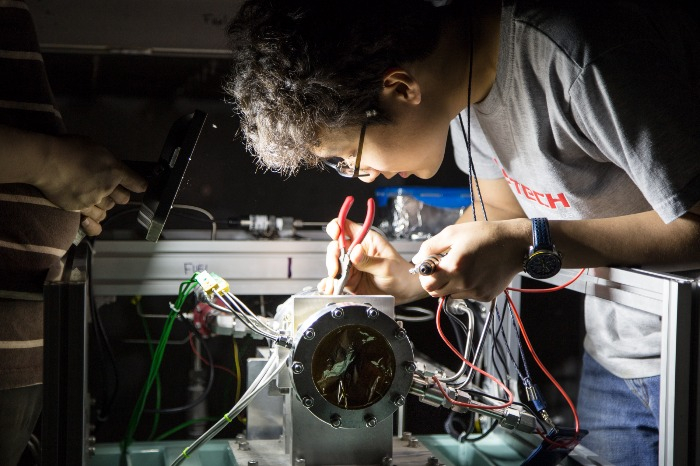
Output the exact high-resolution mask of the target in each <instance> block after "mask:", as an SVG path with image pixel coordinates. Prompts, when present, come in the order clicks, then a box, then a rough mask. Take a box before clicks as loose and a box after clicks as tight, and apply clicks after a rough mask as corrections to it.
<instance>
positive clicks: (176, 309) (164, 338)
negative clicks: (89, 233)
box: [120, 273, 198, 455]
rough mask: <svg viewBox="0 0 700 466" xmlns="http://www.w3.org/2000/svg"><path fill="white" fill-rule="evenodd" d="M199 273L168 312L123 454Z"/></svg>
mask: <svg viewBox="0 0 700 466" xmlns="http://www.w3.org/2000/svg"><path fill="white" fill-rule="evenodd" d="M197 275H198V273H195V274H194V275H193V276H192V278H190V279H189V280H187V281H184V282H182V283H180V288H179V290H178V296H177V300H175V304H174V305H173V306H172V308H171V310H170V313H168V317H167V319H166V321H165V325H164V326H163V332H162V333H161V336H160V340H159V341H158V346H157V347H156V350H155V354H154V355H153V358H152V359H151V369H150V371H149V373H148V379H147V380H146V383H145V384H144V386H143V388H142V389H141V394H140V395H139V398H138V400H137V401H136V405H135V406H134V409H133V411H132V412H131V419H130V420H129V425H128V427H127V432H126V435H125V436H124V440H122V442H121V444H120V447H121V452H122V455H125V454H126V450H127V449H128V448H129V445H131V444H132V443H133V441H134V434H135V433H136V428H137V427H138V425H139V422H140V420H141V416H142V415H143V410H144V407H145V406H146V400H147V398H148V393H149V392H150V391H151V388H152V387H153V382H154V381H155V380H156V378H157V377H158V371H159V370H160V365H161V362H162V361H163V354H164V353H165V347H166V344H167V343H168V338H169V337H170V331H171V330H172V327H173V323H174V322H175V319H176V318H177V315H178V314H179V313H180V310H181V309H182V306H183V305H184V304H185V300H186V299H187V297H188V296H189V295H190V294H191V293H192V292H193V291H194V289H195V288H196V287H197V282H196V281H195V278H196V276H197Z"/></svg>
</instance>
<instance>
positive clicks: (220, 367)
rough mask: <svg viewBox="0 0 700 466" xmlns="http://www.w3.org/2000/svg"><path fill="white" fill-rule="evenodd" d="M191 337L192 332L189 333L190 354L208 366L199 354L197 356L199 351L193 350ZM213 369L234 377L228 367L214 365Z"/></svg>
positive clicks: (207, 362)
mask: <svg viewBox="0 0 700 466" xmlns="http://www.w3.org/2000/svg"><path fill="white" fill-rule="evenodd" d="M192 337H193V335H192V332H189V340H190V348H192V352H193V353H194V354H195V356H197V357H198V358H199V360H200V361H202V362H203V363H204V364H206V365H207V366H208V365H209V361H207V360H206V359H205V358H204V357H203V356H202V355H201V354H199V351H197V348H195V346H194V341H193V340H192ZM214 368H215V369H219V370H222V371H224V372H228V373H229V374H231V375H232V376H234V377H236V374H234V373H233V371H232V370H231V369H229V368H228V367H224V366H220V365H218V364H214Z"/></svg>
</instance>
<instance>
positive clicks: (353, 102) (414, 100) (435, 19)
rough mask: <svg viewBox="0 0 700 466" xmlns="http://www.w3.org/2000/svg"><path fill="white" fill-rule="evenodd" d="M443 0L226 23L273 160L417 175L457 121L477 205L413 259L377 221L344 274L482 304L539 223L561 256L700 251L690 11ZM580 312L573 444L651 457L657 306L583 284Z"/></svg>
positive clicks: (285, 12) (294, 4) (331, 263)
mask: <svg viewBox="0 0 700 466" xmlns="http://www.w3.org/2000/svg"><path fill="white" fill-rule="evenodd" d="M440 3H448V4H447V5H444V6H443V5H439V4H438V2H435V1H433V2H429V1H425V0H372V1H369V0H357V1H353V2H347V1H345V2H341V1H334V0H249V1H247V2H245V3H244V5H243V7H242V9H241V10H240V12H239V14H238V16H237V17H236V18H235V19H234V21H233V22H232V23H231V25H230V26H229V35H230V40H231V46H232V49H233V58H234V66H233V71H232V74H231V77H230V80H229V82H228V83H227V91H228V92H229V94H230V96H231V97H232V102H233V104H234V105H235V107H236V109H237V111H238V113H239V115H240V117H241V126H242V131H243V135H244V137H245V140H246V143H247V145H248V148H249V149H250V150H251V152H253V153H254V154H255V155H256V156H257V160H258V162H259V163H260V164H261V165H262V166H264V167H266V168H269V169H272V170H276V171H279V172H282V173H285V174H290V173H294V172H296V171H297V170H298V169H300V168H302V167H313V166H323V165H324V164H325V165H327V166H330V167H331V168H332V169H335V170H336V171H338V172H339V173H340V174H341V175H344V176H348V177H357V178H360V179H361V180H363V181H366V182H371V181H372V180H374V179H375V178H377V177H378V176H379V175H384V176H385V177H387V178H391V177H393V176H396V175H399V176H401V177H404V178H405V177H408V176H410V175H416V176H418V177H420V178H430V177H431V176H433V175H434V174H435V173H436V171H437V170H438V168H439V167H440V164H441V163H442V159H443V154H444V148H445V144H446V143H447V140H448V134H450V128H451V129H452V131H451V135H452V142H453V145H454V148H455V156H456V158H457V162H458V166H459V167H460V168H461V169H462V170H463V171H465V172H466V173H468V174H470V177H469V178H468V180H469V181H467V179H466V177H465V183H466V182H469V183H470V185H471V186H472V190H473V192H474V193H475V196H474V197H475V202H474V209H473V211H472V210H470V211H469V212H468V213H467V214H466V215H465V217H464V218H463V219H462V221H461V222H459V223H458V224H457V225H454V226H450V227H448V228H446V229H445V230H444V231H443V232H441V233H440V234H438V235H436V236H434V237H433V238H431V239H429V240H428V241H426V242H425V243H423V245H422V246H421V249H420V252H419V255H418V256H420V257H426V256H428V255H430V254H434V253H439V252H444V251H448V250H449V254H447V255H446V256H445V257H444V258H443V259H442V260H441V262H440V264H439V267H438V268H437V270H436V272H435V273H433V274H432V275H429V276H419V275H411V274H409V272H408V270H409V269H410V268H411V266H412V265H411V264H410V263H409V262H407V261H405V260H404V259H403V258H402V257H401V256H400V255H399V254H397V253H396V251H395V250H394V249H393V248H392V247H391V245H390V244H389V243H388V242H387V241H386V240H384V239H383V238H381V237H380V236H379V235H375V234H372V233H370V235H368V236H367V238H366V239H365V240H364V242H363V243H362V248H356V249H355V250H354V251H353V255H352V257H351V260H352V263H353V264H354V268H353V270H352V273H351V276H350V277H349V280H348V284H347V289H348V290H350V291H352V292H355V293H360V294H380V293H382V294H383V293H386V294H392V295H394V296H395V297H396V299H397V302H398V303H406V302H410V301H413V300H415V299H418V298H422V297H425V296H428V295H430V296H446V295H451V296H453V297H464V298H470V299H476V300H479V301H489V300H491V299H493V298H494V297H495V296H497V295H498V294H499V293H501V292H502V291H503V289H504V288H505V287H506V286H507V285H508V283H509V282H510V281H511V280H512V279H513V277H514V276H515V275H516V274H518V273H520V272H522V271H523V261H524V258H526V257H528V251H529V247H530V246H532V238H533V227H534V226H536V229H537V232H538V234H539V232H540V228H542V229H544V230H543V231H545V230H546V232H547V233H548V234H547V235H546V236H545V237H549V238H551V240H552V242H553V243H555V244H556V250H554V247H553V246H552V245H549V246H550V249H551V251H549V253H551V256H552V257H553V259H554V260H555V262H556V261H557V260H558V261H560V262H561V265H563V267H566V268H586V267H609V266H661V265H664V266H674V267H679V269H680V267H682V266H684V265H687V264H698V263H700V156H699V155H700V124H699V123H700V116H699V113H698V111H697V109H698V108H700V44H699V40H698V35H697V27H696V26H695V25H693V24H692V23H691V22H690V20H688V18H684V17H682V16H678V15H676V14H675V12H674V11H671V10H672V9H671V8H669V7H666V8H664V9H661V8H658V7H657V6H654V5H653V4H652V3H647V4H645V3H642V2H633V1H616V2H603V1H598V0H593V1H589V2H574V1H550V0H539V1H538V0H522V1H521V0H503V2H499V1H495V0H486V1H481V2H470V1H466V0H463V1H457V0H453V1H452V2H440ZM476 174H478V177H476V176H475V175H476ZM475 213H479V217H481V218H479V219H477V215H475ZM486 220H488V221H486ZM547 220H548V221H547ZM348 223H349V227H350V234H354V233H356V232H357V231H358V228H359V227H358V226H357V225H356V224H354V223H352V222H348ZM328 232H329V234H330V235H331V237H332V238H333V239H337V236H338V233H339V229H338V225H337V222H335V221H333V222H331V223H330V224H329V226H328ZM333 244H334V246H333V247H331V248H330V249H329V256H328V269H329V275H330V276H333V275H335V273H336V271H337V267H338V264H337V254H338V248H337V244H335V243H333ZM557 267H558V265H557V264H554V269H553V270H552V272H553V273H556V271H557V270H558V269H557ZM528 270H529V272H530V273H531V274H534V273H536V272H534V271H533V270H531V269H528ZM331 288H332V279H326V280H324V281H323V282H321V283H320V284H319V289H320V290H321V291H322V292H330V290H331ZM585 320H586V330H587V335H586V339H585V342H584V347H585V356H584V362H583V369H582V372H583V373H582V379H581V389H580V393H579V397H578V406H579V410H580V414H581V425H582V427H583V428H585V429H588V430H590V434H589V436H588V437H586V439H584V444H585V445H587V446H589V447H590V448H591V449H593V450H594V451H596V452H598V453H599V454H601V455H602V456H603V457H605V458H606V459H608V460H609V461H611V462H612V463H614V464H630V465H635V466H639V465H653V464H657V462H658V460H657V455H658V404H659V371H660V351H661V350H660V347H661V322H660V319H659V318H658V317H657V316H654V315H650V314H647V313H643V312H640V311H638V310H634V309H631V308H627V307H625V306H622V305H619V304H617V303H610V302H608V301H602V300H597V299H596V298H594V297H587V298H586V313H585Z"/></svg>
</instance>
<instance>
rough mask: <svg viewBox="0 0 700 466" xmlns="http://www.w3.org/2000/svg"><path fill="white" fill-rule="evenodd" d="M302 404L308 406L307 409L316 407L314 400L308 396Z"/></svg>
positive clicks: (302, 400)
mask: <svg viewBox="0 0 700 466" xmlns="http://www.w3.org/2000/svg"><path fill="white" fill-rule="evenodd" d="M301 404H303V405H304V406H306V407H307V408H310V407H312V406H313V405H314V399H313V398H311V397H310V396H308V395H306V396H305V397H303V398H302V399H301Z"/></svg>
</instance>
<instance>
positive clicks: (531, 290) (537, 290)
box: [506, 269, 586, 293]
mask: <svg viewBox="0 0 700 466" xmlns="http://www.w3.org/2000/svg"><path fill="white" fill-rule="evenodd" d="M585 270H586V269H581V270H580V271H579V272H578V273H577V274H576V276H575V277H574V278H572V279H571V280H569V281H568V282H566V283H564V284H562V285H559V286H554V287H552V288H511V287H508V288H506V291H519V292H521V293H551V292H553V291H559V290H563V289H564V288H566V287H567V286H569V285H571V284H572V283H573V282H575V281H576V280H578V279H579V277H580V276H581V275H583V272H585Z"/></svg>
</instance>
